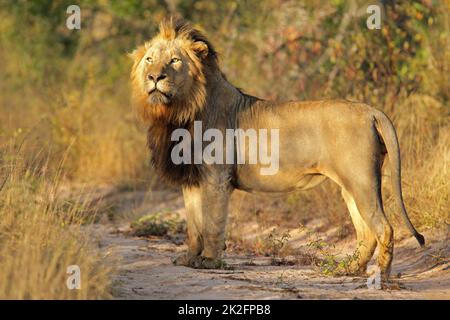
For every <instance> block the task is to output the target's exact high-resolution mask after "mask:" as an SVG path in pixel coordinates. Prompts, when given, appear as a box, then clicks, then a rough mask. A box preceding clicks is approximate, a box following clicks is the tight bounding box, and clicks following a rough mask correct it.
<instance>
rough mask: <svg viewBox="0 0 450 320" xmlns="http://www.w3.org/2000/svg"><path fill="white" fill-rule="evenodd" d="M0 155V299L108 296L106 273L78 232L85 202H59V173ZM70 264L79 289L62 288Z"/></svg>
mask: <svg viewBox="0 0 450 320" xmlns="http://www.w3.org/2000/svg"><path fill="white" fill-rule="evenodd" d="M0 151H1V152H0V169H1V170H0V173H1V174H0V177H1V179H0V261H1V264H0V298H1V299H100V298H108V297H109V296H110V294H109V273H110V272H111V269H110V268H109V267H107V266H106V265H104V264H103V263H102V262H101V261H102V257H101V256H100V255H99V253H98V252H97V251H96V248H95V245H94V244H93V243H92V242H91V241H90V240H89V239H88V237H87V235H86V234H85V233H83V232H82V230H81V229H80V228H81V226H82V222H83V219H84V217H83V212H84V210H85V208H86V207H87V206H88V204H87V203H83V202H75V203H71V204H66V203H64V202H61V200H59V199H58V198H59V197H58V185H59V181H60V180H61V179H60V176H59V175H58V174H56V175H49V174H47V173H45V170H41V169H39V168H36V167H33V166H30V165H27V164H26V163H25V162H24V160H23V158H22V154H21V153H18V152H17V151H16V150H12V149H11V148H3V149H2V150H0ZM70 265H78V266H79V267H80V271H81V289H79V290H76V289H75V290H69V289H68V288H67V286H66V281H67V279H68V277H69V276H70V275H69V274H67V273H66V271H67V267H68V266H70Z"/></svg>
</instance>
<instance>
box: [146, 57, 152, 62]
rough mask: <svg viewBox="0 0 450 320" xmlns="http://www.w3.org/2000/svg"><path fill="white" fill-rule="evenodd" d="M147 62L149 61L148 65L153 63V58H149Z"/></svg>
mask: <svg viewBox="0 0 450 320" xmlns="http://www.w3.org/2000/svg"><path fill="white" fill-rule="evenodd" d="M145 61H147V63H153V59H152V58H151V57H147V58H146V59H145Z"/></svg>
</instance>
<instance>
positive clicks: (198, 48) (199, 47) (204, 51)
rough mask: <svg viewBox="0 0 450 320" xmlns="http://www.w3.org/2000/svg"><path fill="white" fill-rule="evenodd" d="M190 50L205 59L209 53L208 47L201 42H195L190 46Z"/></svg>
mask: <svg viewBox="0 0 450 320" xmlns="http://www.w3.org/2000/svg"><path fill="white" fill-rule="evenodd" d="M192 49H193V50H194V51H195V53H196V54H197V55H198V56H199V57H201V58H203V59H204V58H206V57H207V56H208V53H209V47H208V45H207V44H206V43H205V42H203V41H195V42H194V43H193V45H192Z"/></svg>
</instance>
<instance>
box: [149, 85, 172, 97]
mask: <svg viewBox="0 0 450 320" xmlns="http://www.w3.org/2000/svg"><path fill="white" fill-rule="evenodd" d="M155 93H156V94H158V93H159V94H162V95H163V96H164V97H166V98H167V99H170V98H172V95H171V94H170V93H168V92H163V91H161V90H158V89H157V88H153V89H152V90H150V91H149V92H148V95H149V96H151V95H153V94H155Z"/></svg>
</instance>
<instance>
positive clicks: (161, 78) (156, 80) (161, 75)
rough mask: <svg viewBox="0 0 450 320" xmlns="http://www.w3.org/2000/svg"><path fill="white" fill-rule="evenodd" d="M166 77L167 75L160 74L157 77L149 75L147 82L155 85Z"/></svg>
mask: <svg viewBox="0 0 450 320" xmlns="http://www.w3.org/2000/svg"><path fill="white" fill-rule="evenodd" d="M166 77H167V75H166V74H164V73H161V74H159V75H155V74H149V75H148V80H151V81H153V82H155V83H156V82H158V81H161V80H164V79H165V78H166Z"/></svg>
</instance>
